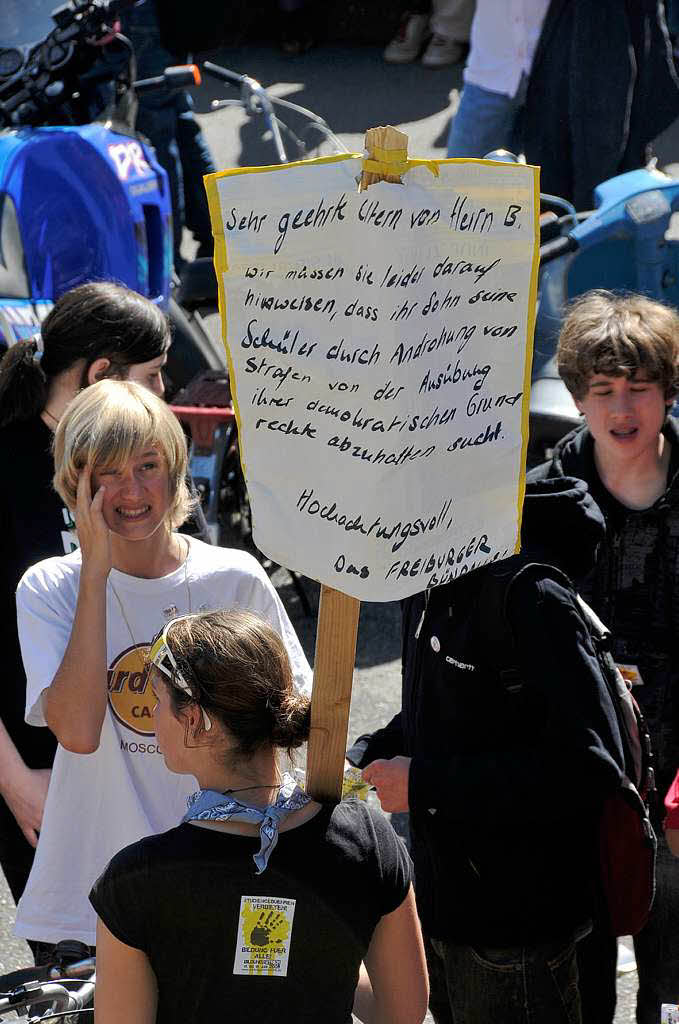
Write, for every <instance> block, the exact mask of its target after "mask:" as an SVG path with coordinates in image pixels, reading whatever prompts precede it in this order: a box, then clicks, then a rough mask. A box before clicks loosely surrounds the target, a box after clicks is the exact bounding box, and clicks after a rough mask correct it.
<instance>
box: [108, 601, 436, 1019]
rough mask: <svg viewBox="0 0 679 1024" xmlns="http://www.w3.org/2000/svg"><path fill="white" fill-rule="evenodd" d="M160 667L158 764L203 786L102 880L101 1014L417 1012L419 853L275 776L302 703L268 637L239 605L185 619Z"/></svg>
mask: <svg viewBox="0 0 679 1024" xmlns="http://www.w3.org/2000/svg"><path fill="white" fill-rule="evenodd" d="M150 661H151V671H150V675H149V682H150V684H151V686H152V688H153V690H154V692H155V694H156V699H157V704H156V707H155V721H156V733H157V736H158V739H159V740H160V742H161V745H162V748H163V756H164V758H165V762H166V764H167V767H168V768H169V769H170V770H171V771H173V772H178V773H180V774H181V775H188V776H190V777H195V778H196V779H197V780H198V784H199V786H200V790H199V792H197V793H196V794H195V796H194V797H193V798H192V800H191V801H190V804H189V809H188V811H187V812H186V813H185V815H184V818H183V821H182V824H180V825H179V827H177V828H173V829H171V830H170V831H168V832H165V833H164V834H163V835H159V836H152V837H149V838H146V839H143V840H141V841H140V842H138V843H135V844H134V845H132V846H130V847H128V848H127V849H125V850H123V851H122V852H121V853H119V854H118V855H117V856H116V857H115V858H114V859H113V861H112V863H111V864H110V865H109V867H108V868H107V869H106V871H105V872H104V874H103V875H102V877H101V878H100V879H99V880H98V882H97V883H96V885H95V886H94V888H93V890H92V893H91V895H90V899H91V900H92V902H93V904H94V906H95V907H96V910H97V913H98V915H99V922H98V926H97V994H96V1006H95V1021H96V1024H117V1022H118V1021H123V1020H124V1021H130V1022H133V1024H154V1022H158V1024H175V1022H176V1024H180V1022H181V1024H184V1022H187V1021H205V1020H211V1019H212V1018H213V1016H214V1018H215V1019H218V1018H219V1019H224V1020H228V1021H229V1024H251V1022H253V1021H256V1022H257V1024H274V1022H275V1024H302V1022H305V1021H306V1022H309V1024H311V1022H314V1024H317V1022H320V1021H323V1022H324V1024H350V1022H351V1013H352V1008H353V1011H354V1012H355V1013H356V1014H357V1016H358V1017H359V1019H361V1020H363V1021H369V1022H371V1024H420V1022H421V1021H422V1020H423V1018H424V1015H425V1013H426V1011H427V974H426V966H425V959H424V950H423V945H422V937H421V934H420V928H419V923H418V921H417V914H416V911H415V901H414V897H413V890H412V886H411V882H410V878H411V864H410V859H409V857H408V854H407V852H406V850H405V848H404V846H403V844H402V843H401V841H400V840H399V838H398V837H397V836H396V834H395V833H394V831H393V829H392V828H391V825H390V824H389V823H388V821H387V820H386V819H385V818H384V817H383V816H382V814H381V813H380V812H379V811H377V810H373V809H372V808H369V807H368V806H366V804H364V803H362V802H361V801H358V800H348V801H346V802H344V803H341V804H339V806H322V805H321V804H318V803H316V802H315V801H313V800H311V799H310V798H309V797H308V796H307V795H306V794H305V793H304V792H303V791H302V790H301V789H299V788H298V787H297V786H296V785H295V783H294V780H293V779H292V778H291V777H290V776H287V775H285V774H283V773H282V770H281V765H280V762H279V751H281V750H286V749H287V750H290V749H291V748H294V747H298V746H299V745H300V744H301V743H303V742H304V740H305V739H306V738H307V736H308V733H309V699H308V697H306V696H304V695H302V694H300V693H297V692H295V689H294V686H293V682H292V674H291V671H290V663H289V660H288V657H287V655H286V652H285V648H284V646H283V644H282V643H281V640H280V638H279V637H278V635H277V634H276V632H275V631H274V630H273V629H271V627H270V626H269V625H268V624H267V623H266V622H264V621H263V620H262V619H260V618H258V617H257V616H255V615H252V614H251V613H247V612H245V613H244V612H213V613H208V614H204V615H188V616H181V617H180V618H178V619H176V620H174V621H172V622H170V623H168V624H167V625H166V626H165V627H164V629H162V630H161V632H160V633H159V634H158V636H157V637H156V639H155V641H154V642H153V644H152V647H151V653H150ZM362 961H363V962H364V963H365V967H366V968H367V971H361V962H362ZM359 979H360V980H359Z"/></svg>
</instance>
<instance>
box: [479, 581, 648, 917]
mask: <svg viewBox="0 0 679 1024" xmlns="http://www.w3.org/2000/svg"><path fill="white" fill-rule="evenodd" d="M527 574H530V575H531V576H535V577H538V578H540V579H545V578H548V579H552V580H555V581H556V582H557V583H559V584H560V585H561V586H562V587H563V588H564V589H565V590H567V591H569V592H570V594H571V595H572V598H573V601H574V602H575V604H576V605H577V606H578V607H579V609H580V613H581V617H582V621H583V622H584V624H585V626H586V627H587V631H588V633H589V637H590V640H591V643H592V647H593V649H594V652H595V654H596V657H597V661H598V663H599V667H600V669H601V675H602V678H603V679H604V681H605V684H606V689H607V691H608V696H609V699H610V703H611V706H612V708H613V711H614V713H615V717H616V719H617V723H618V728H619V731H620V737H621V740H622V749H623V755H624V767H623V774H622V779H621V782H620V786H619V788H618V789H617V790H616V791H615V792H613V793H612V794H611V795H610V796H608V797H607V798H606V800H605V802H604V806H603V809H602V814H601V819H600V828H599V863H600V883H601V884H600V893H601V897H602V899H601V903H602V907H601V911H600V913H601V916H602V917H603V918H604V923H605V924H606V925H607V927H608V929H609V930H610V933H611V934H612V935H616V936H618V935H636V933H637V932H639V931H640V930H641V929H642V928H643V927H644V925H645V924H646V921H647V920H648V916H649V913H650V910H651V905H652V903H653V895H654V891H655V855H656V846H657V842H656V837H655V833H654V832H653V827H652V825H651V822H650V818H649V808H648V801H649V798H650V796H651V793H653V792H654V791H655V782H654V773H653V755H652V751H651V740H650V735H649V732H648V727H647V725H646V722H645V720H644V717H643V715H642V713H641V711H640V709H639V706H638V704H637V702H636V700H635V699H634V697H633V696H632V693H631V692H630V689H629V687H628V686H627V683H626V682H625V680H624V679H623V677H622V675H621V673H620V671H619V669H618V667H617V665H616V664H615V662H614V660H613V656H612V654H611V633H610V630H609V629H607V628H606V626H604V624H603V623H602V622H601V620H600V619H599V617H598V616H597V615H596V613H595V612H594V611H593V610H592V609H591V608H590V607H589V605H588V604H587V603H586V602H585V601H583V599H582V598H581V597H580V595H579V594H578V593H577V590H576V589H575V587H574V585H573V583H572V581H571V579H570V578H569V577H568V576H567V575H566V574H565V573H564V572H562V571H561V570H560V569H557V568H556V567H555V566H552V565H546V564H543V563H541V562H525V563H524V564H522V565H520V567H519V568H517V569H516V571H515V572H514V573H513V574H508V573H507V574H504V575H500V574H494V573H489V574H488V578H487V580H486V581H485V583H484V586H483V588H482V590H481V593H480V595H479V605H478V613H479V615H480V617H481V621H482V622H493V623H494V627H495V630H496V632H495V633H494V643H493V645H492V649H491V651H490V658H491V659H492V667H493V669H494V671H495V672H496V673H497V675H498V677H499V680H500V684H501V686H502V687H503V689H504V690H505V692H506V693H507V694H509V695H511V696H514V697H517V698H518V697H519V695H520V694H521V691H522V689H523V687H524V680H523V676H522V672H521V669H520V667H519V666H520V665H521V658H520V656H519V652H518V650H517V647H516V643H515V639H514V634H513V630H512V626H511V622H510V619H509V617H508V614H507V610H508V607H509V605H510V602H511V592H512V588H513V586H514V584H515V583H516V581H517V580H518V579H519V577H525V576H526V575H527ZM503 631H504V632H503ZM618 757H619V755H618V754H617V752H616V758H615V759H616V760H617V759H618Z"/></svg>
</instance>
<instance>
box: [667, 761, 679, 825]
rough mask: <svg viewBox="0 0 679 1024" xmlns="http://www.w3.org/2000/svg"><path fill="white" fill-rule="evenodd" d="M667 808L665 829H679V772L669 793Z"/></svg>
mask: <svg viewBox="0 0 679 1024" xmlns="http://www.w3.org/2000/svg"><path fill="white" fill-rule="evenodd" d="M665 807H666V808H667V818H666V819H665V828H679V772H677V775H676V778H675V780H674V782H673V783H672V785H671V786H670V788H669V790H668V792H667V796H666V797H665Z"/></svg>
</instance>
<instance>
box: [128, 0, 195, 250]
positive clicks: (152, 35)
mask: <svg viewBox="0 0 679 1024" xmlns="http://www.w3.org/2000/svg"><path fill="white" fill-rule="evenodd" d="M123 30H124V32H125V34H126V35H128V36H129V38H130V40H131V42H132V45H133V47H134V54H135V58H136V61H137V78H152V77H154V76H155V75H160V74H162V73H163V71H164V70H165V68H166V67H171V66H172V65H173V64H177V63H179V60H178V58H177V56H176V55H173V54H172V53H170V51H169V50H167V49H165V47H164V46H163V44H162V42H161V39H160V28H159V26H158V19H157V15H156V8H155V4H154V3H153V2H151V0H146V2H145V3H142V4H140V5H138V6H136V7H133V8H131V9H130V10H129V11H128V12H127V13H126V15H125V18H124V21H123ZM136 128H137V131H139V132H141V134H142V135H145V136H146V138H147V139H149V141H150V142H151V144H152V146H153V148H154V149H155V151H156V157H157V159H158V163H159V164H160V165H161V167H162V168H163V170H164V171H165V172H166V173H167V176H168V179H169V185H170V198H171V200H172V224H173V230H174V260H175V266H178V265H179V263H180V262H181V259H180V255H179V249H180V246H181V240H182V228H183V227H184V180H183V173H182V165H181V160H180V155H179V146H178V143H177V109H176V101H175V96H174V94H173V93H169V94H168V93H165V92H164V91H162V90H160V91H159V92H153V91H152V92H149V93H143V94H142V95H141V96H140V97H139V108H138V111H137V122H136Z"/></svg>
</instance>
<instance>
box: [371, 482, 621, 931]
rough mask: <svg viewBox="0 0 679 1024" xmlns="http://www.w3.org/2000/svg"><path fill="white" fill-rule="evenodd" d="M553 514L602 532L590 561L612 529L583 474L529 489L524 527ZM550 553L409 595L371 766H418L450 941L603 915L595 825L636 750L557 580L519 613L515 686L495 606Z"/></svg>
mask: <svg viewBox="0 0 679 1024" xmlns="http://www.w3.org/2000/svg"><path fill="white" fill-rule="evenodd" d="M550 505H551V506H553V512H552V513H550V511H549V508H547V507H546V506H550ZM546 515H549V516H550V517H551V518H552V520H554V519H556V518H559V517H560V524H559V529H560V530H562V531H564V532H567V533H574V532H575V531H576V530H577V531H578V533H579V534H582V535H583V536H587V537H588V538H589V545H590V546H589V551H588V557H589V558H590V559H591V557H592V554H593V551H592V549H593V547H594V546H595V545H596V543H598V541H599V540H600V539H601V536H602V533H603V523H602V520H601V517H600V515H599V513H598V511H597V510H596V507H595V506H594V503H593V502H592V501H591V499H590V498H589V495H588V494H587V489H586V487H585V486H584V485H583V484H582V483H581V482H580V481H572V480H571V481H563V480H558V481H546V482H545V483H544V484H543V483H540V484H538V485H537V486H535V487H533V488H529V491H528V493H527V496H526V502H525V506H524V518H525V519H526V520H527V521H532V520H533V518H534V517H535V516H537V517H538V519H542V517H543V516H546ZM550 557H551V556H550V552H549V551H548V550H546V549H545V548H544V547H543V546H542V545H540V546H539V547H538V548H535V547H534V548H533V549H532V550H529V551H525V552H522V554H521V555H520V556H514V557H513V558H510V559H506V560H504V561H502V562H497V563H494V564H491V565H489V566H485V567H483V568H481V569H477V570H475V571H473V572H471V573H469V574H468V575H466V576H462V577H460V578H459V579H457V580H455V582H453V583H450V584H447V585H445V586H442V587H437V588H435V589H434V590H432V591H430V592H429V593H428V594H418V595H416V596H415V597H412V598H410V599H408V600H407V601H405V602H404V606H403V694H402V710H401V712H400V713H399V714H398V715H397V716H396V717H395V718H394V719H393V721H392V722H391V723H390V724H389V725H388V726H387V727H386V728H385V729H382V730H380V731H379V732H377V733H375V734H374V735H373V736H372V737H371V738H370V739H369V742H368V746H367V749H366V750H365V751H364V753H363V755H362V757H361V760H360V763H361V765H363V766H365V765H367V764H369V763H370V762H371V761H373V760H375V759H376V758H380V757H387V758H389V757H394V756H395V755H397V754H405V755H407V756H409V757H411V758H412V761H411V765H410V776H409V806H410V815H411V819H410V821H411V834H412V852H413V859H414V862H415V872H416V882H417V884H416V892H417V903H418V911H419V914H420V917H421V920H422V924H423V929H424V931H425V933H426V934H427V935H429V936H433V937H435V938H441V939H445V940H447V941H449V942H455V943H460V944H472V945H474V944H480V945H486V946H509V945H519V944H523V943H538V942H544V941H549V940H552V939H558V938H561V937H565V936H567V935H568V934H569V933H571V932H573V931H575V930H577V929H578V927H580V926H582V925H584V924H585V923H586V922H587V920H588V919H589V917H590V916H591V912H592V900H593V881H594V877H595V868H594V862H593V859H592V858H593V849H594V845H593V844H594V839H595V834H596V817H597V812H598V809H599V807H600V803H601V800H602V799H603V797H604V795H605V794H606V793H607V792H610V791H611V789H612V788H614V787H615V786H616V785H617V784H618V782H619V779H620V765H621V764H622V752H621V748H620V736H619V733H618V729H617V724H616V722H615V718H614V715H613V712H612V708H611V707H610V704H609V703H608V699H607V696H606V694H605V687H604V683H603V681H602V679H601V675H600V670H599V666H598V662H597V660H596V656H595V654H594V652H593V650H592V647H591V644H590V640H589V634H588V632H587V629H586V627H585V625H584V623H583V621H582V618H581V615H580V612H579V609H578V607H577V604H576V603H575V601H574V598H573V596H572V592H571V591H570V590H569V589H567V588H566V587H564V586H563V585H562V584H561V583H559V582H557V581H556V580H554V579H553V578H550V574H549V572H537V573H533V572H532V571H531V573H530V574H528V575H525V576H522V577H521V578H519V579H518V580H517V581H516V582H515V583H514V584H513V585H512V589H511V596H510V599H509V602H508V608H507V618H508V621H509V624H510V626H511V629H512V630H513V635H514V641H515V649H516V652H517V653H518V656H519V660H520V664H519V665H517V666H516V667H517V668H518V669H520V671H521V676H522V679H523V680H524V685H523V687H522V689H521V691H520V693H518V694H513V693H509V692H508V691H507V690H506V689H505V687H504V686H503V685H502V684H501V683H500V680H499V676H498V672H497V669H498V667H499V666H498V660H501V654H500V652H498V650H497V647H498V645H499V644H500V643H501V641H500V637H501V636H503V635H504V628H503V624H502V623H501V622H499V621H498V619H497V616H496V615H495V614H490V615H488V614H487V612H488V608H489V607H493V605H492V604H489V603H488V601H487V600H486V599H485V597H484V595H485V594H487V593H489V590H488V588H491V589H490V592H491V593H492V589H493V588H495V587H498V586H499V587H500V591H501V593H503V594H504V592H505V589H504V588H505V584H504V583H503V582H502V581H503V579H504V580H505V581H506V580H509V579H511V578H512V577H513V576H514V574H515V573H516V571H517V569H518V568H519V567H520V566H521V565H522V564H525V563H526V562H531V561H534V560H535V559H539V560H540V561H542V562H544V561H549V559H550ZM563 568H564V569H566V570H567V568H568V567H567V566H566V565H564V566H563ZM497 614H498V615H499V614H500V613H499V612H498V613H497Z"/></svg>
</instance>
